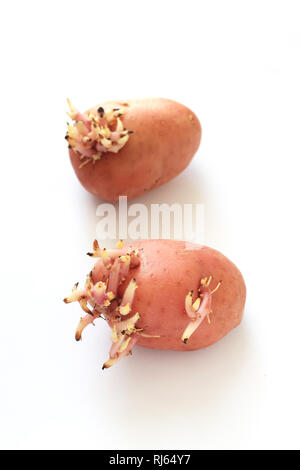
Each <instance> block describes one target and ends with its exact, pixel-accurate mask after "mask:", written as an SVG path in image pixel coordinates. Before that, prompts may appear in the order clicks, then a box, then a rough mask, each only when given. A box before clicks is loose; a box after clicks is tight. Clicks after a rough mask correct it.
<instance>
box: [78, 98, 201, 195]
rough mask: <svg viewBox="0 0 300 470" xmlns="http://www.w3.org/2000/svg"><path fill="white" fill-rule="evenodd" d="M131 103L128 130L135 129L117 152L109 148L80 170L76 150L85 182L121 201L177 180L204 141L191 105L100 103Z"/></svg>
mask: <svg viewBox="0 0 300 470" xmlns="http://www.w3.org/2000/svg"><path fill="white" fill-rule="evenodd" d="M124 104H127V105H128V106H126V107H125V109H126V113H125V115H124V117H123V118H122V120H123V123H124V126H125V128H127V129H129V130H133V131H134V133H133V134H132V135H131V136H130V138H129V140H128V142H127V143H126V144H125V146H124V147H123V148H122V149H121V150H120V151H119V152H118V153H117V154H114V153H111V152H107V153H105V154H103V156H102V158H101V160H99V161H96V162H95V164H93V163H89V164H87V165H85V166H83V167H82V168H79V166H80V164H81V161H80V159H79V157H78V155H77V154H76V153H75V152H74V151H73V150H72V149H70V151H69V153H70V159H71V163H72V165H73V168H74V170H75V173H76V175H77V177H78V179H79V181H80V182H81V183H82V185H83V186H84V187H85V188H86V189H87V190H88V191H89V192H90V193H92V194H94V195H95V196H97V197H99V198H101V199H104V200H107V201H116V200H118V197H119V196H120V195H123V196H127V197H128V198H129V199H131V198H134V197H137V196H139V195H140V194H143V193H145V192H148V191H150V190H151V189H152V188H155V187H157V186H160V185H161V184H163V183H166V182H167V181H169V180H171V179H172V178H174V177H175V176H176V175H178V174H179V173H180V172H181V171H183V170H184V169H185V168H186V166H187V165H188V164H189V162H190V160H191V159H192V157H193V155H194V154H195V152H196V151H197V149H198V147H199V144H200V139H201V126H200V122H199V120H198V118H197V117H196V115H195V114H194V113H193V112H192V111H191V110H190V109H188V108H187V107H185V106H183V105H182V104H179V103H177V102H175V101H171V100H168V99H163V98H151V99H140V100H129V101H127V102H124V101H116V102H107V103H102V104H98V105H97V106H95V107H94V108H92V109H93V110H97V108H99V106H104V107H105V106H106V105H112V106H113V107H118V106H119V107H120V106H122V105H123V106H124Z"/></svg>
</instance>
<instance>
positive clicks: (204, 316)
mask: <svg viewBox="0 0 300 470" xmlns="http://www.w3.org/2000/svg"><path fill="white" fill-rule="evenodd" d="M88 254H89V255H90V256H92V257H98V258H99V260H98V261H97V262H96V264H95V266H94V268H93V269H92V271H91V272H90V274H89V275H88V276H87V281H86V285H85V287H84V288H83V289H79V288H78V284H75V286H74V288H73V291H72V293H71V294H70V295H69V296H68V297H67V298H65V299H64V301H65V302H66V303H69V302H73V301H78V302H79V303H80V306H81V308H82V309H83V310H84V311H85V313H86V315H85V316H84V317H83V318H81V320H80V322H79V325H78V327H77V330H76V335H75V337H76V339H77V340H79V339H81V335H82V331H83V329H84V328H85V327H86V326H88V325H89V324H90V323H93V322H94V320H96V319H97V318H99V317H100V316H101V317H103V318H105V319H106V320H107V322H108V324H109V325H110V327H111V329H112V334H111V339H112V347H111V350H110V354H109V359H108V360H107V361H106V362H105V363H104V365H103V368H107V367H110V366H111V365H113V364H114V363H116V362H117V361H118V360H120V359H121V358H122V357H124V356H127V355H128V354H130V353H131V350H132V348H133V346H134V345H135V344H137V345H139V346H143V347H146V348H153V349H169V350H181V351H191V350H195V349H201V348H204V347H206V346H209V345H211V344H213V343H215V342H216V341H218V340H220V339H221V338H222V337H223V336H225V335H226V334H227V333H228V332H229V331H230V330H231V329H232V328H234V327H236V326H237V325H239V323H240V322H241V320H242V314H243V309H244V304H245V298H246V287H245V283H244V280H243V277H242V275H241V273H240V271H239V270H238V269H237V267H236V266H235V265H234V264H233V263H232V262H231V261H230V260H229V259H227V258H226V257H225V256H223V255H222V254H221V253H220V252H218V251H216V250H214V249H212V248H209V247H206V246H201V245H197V244H194V243H188V242H179V241H173V240H145V241H138V242H134V243H132V244H130V245H124V246H123V243H122V242H120V243H119V244H118V245H117V247H116V249H114V250H105V249H100V247H99V245H98V243H97V241H95V242H94V248H93V251H92V252H91V253H88Z"/></svg>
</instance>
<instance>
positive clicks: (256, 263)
mask: <svg viewBox="0 0 300 470" xmlns="http://www.w3.org/2000/svg"><path fill="white" fill-rule="evenodd" d="M298 6H299V3H298V2H296V1H295V2H292V1H286V0H285V1H280V2H278V1H270V2H268V1H261V0H260V1H242V2H241V1H226V2H223V1H220V2H218V1H206V2H201V1H188V0H185V1H184V2H179V1H174V0H173V1H154V0H152V1H151V2H143V1H127V2H124V1H117V0H114V1H112V2H104V1H95V2H92V1H81V2H79V1H74V0H73V1H60V2H47V3H46V2H33V1H28V2H21V1H19V2H16V1H15V2H14V1H12V2H6V3H3V5H2V7H1V10H2V11H1V15H0V17H1V19H0V22H1V24H0V35H1V45H2V53H1V91H0V93H1V101H0V105H1V113H0V119H1V127H0V128H1V167H0V175H1V204H2V207H1V222H2V223H1V237H2V243H1V251H2V253H1V290H2V294H1V329H0V348H1V388H0V393H1V400H0V407H1V417H0V446H1V448H25V449H29V448H35V449H39V448H72V449H75V448H96V449H105V448H106V449H107V448H108V449H153V448H154V449H159V448H161V449H168V448H171V449H183V448H186V449H192V448H194V449H218V448H220V449H240V448H257V449H261V448H271V449H275V448H299V432H298V431H299V418H300V413H299V404H300V400H299V396H300V380H299V352H300V351H299V327H300V311H299V261H300V260H299V249H298V241H299V207H298V202H299V157H300V152H299V150H300V139H299V129H300V91H299V83H300V81H299V80H300V65H299V53H300V34H299V11H298ZM149 96H150V97H151V96H162V97H168V98H171V99H175V100H177V101H180V102H182V103H184V104H186V105H187V106H189V107H191V108H192V109H193V110H194V111H195V112H196V114H197V115H198V116H199V118H200V120H201V123H202V127H203V139H202V143H201V146H200V150H199V152H198V153H197V155H196V157H195V158H194V160H193V161H192V163H191V165H190V166H189V168H188V169H187V170H186V171H184V172H183V173H182V174H181V175H180V176H179V177H177V178H176V179H175V180H173V181H172V182H170V183H168V184H166V185H165V186H164V187H162V188H159V189H156V190H154V191H152V192H151V193H149V194H148V195H145V196H143V197H140V198H139V199H138V202H145V203H150V202H182V203H183V202H184V203H196V202H201V203H204V204H205V211H206V227H205V229H206V234H205V237H206V238H205V242H206V244H208V245H210V246H213V247H215V248H217V249H219V250H220V251H222V252H223V253H224V254H225V255H227V256H228V257H229V258H231V259H232V260H233V261H234V262H235V263H236V264H237V265H238V266H239V268H240V269H241V271H242V273H243V275H244V277H245V280H246V284H247V288H248V298H247V305H246V309H245V316H244V321H243V323H242V325H241V326H240V327H239V328H237V329H235V330H234V331H233V332H231V333H230V334H229V335H228V336H227V337H226V338H224V339H223V340H222V341H221V342H219V343H218V344H216V345H214V346H212V347H210V348H208V349H206V350H202V351H196V352H192V353H180V352H161V351H152V350H147V349H142V348H136V349H135V351H134V356H133V357H132V358H128V359H124V360H123V361H122V363H119V364H118V365H117V366H115V367H114V368H112V369H110V370H106V371H104V372H102V371H101V364H102V362H103V360H104V359H106V357H107V352H108V348H109V342H110V341H109V332H108V329H107V327H106V325H105V324H104V322H103V323H102V322H101V321H100V320H99V321H98V323H97V325H96V327H95V328H92V327H90V329H89V330H86V332H85V333H86V334H85V336H84V341H82V342H81V343H76V342H75V341H74V328H75V326H76V324H77V321H78V318H79V316H80V314H81V313H80V311H79V307H78V305H75V304H72V305H69V306H66V305H65V304H63V302H62V299H63V297H64V296H65V295H66V294H68V293H69V290H70V288H71V286H72V285H73V283H74V282H75V281H77V280H82V281H83V280H84V277H85V274H86V272H87V271H88V270H89V269H90V266H91V261H90V260H89V259H86V258H87V257H86V256H85V253H86V251H87V250H89V249H90V245H91V242H92V240H93V238H94V237H95V230H96V223H97V221H98V219H97V217H96V214H95V209H96V207H97V205H98V203H99V200H97V199H96V198H94V197H92V196H91V195H89V194H88V193H87V192H86V191H85V190H84V189H83V188H82V187H81V186H80V185H79V183H78V182H77V179H76V178H75V176H74V174H73V171H72V169H71V166H70V163H69V160H68V154H67V148H66V142H65V140H64V133H65V130H66V114H65V111H66V101H65V99H66V97H70V98H72V100H73V101H74V103H75V104H76V105H77V106H78V107H79V108H80V109H86V108H88V107H89V106H91V105H93V104H96V103H98V102H99V101H102V100H106V99H110V98H112V99H114V98H115V99H118V98H122V99H128V98H135V97H149Z"/></svg>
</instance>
